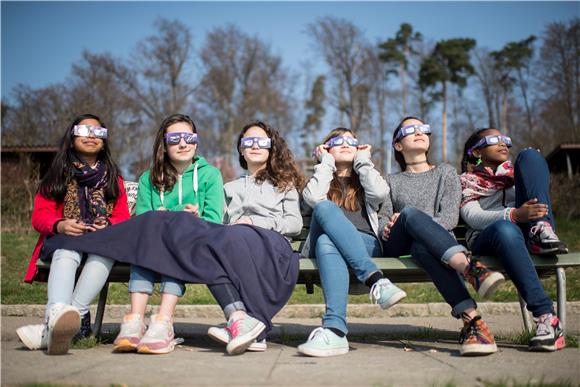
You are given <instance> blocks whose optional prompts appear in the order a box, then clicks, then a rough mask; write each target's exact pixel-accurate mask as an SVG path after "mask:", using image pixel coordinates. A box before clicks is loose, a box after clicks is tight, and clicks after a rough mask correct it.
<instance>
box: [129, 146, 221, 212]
mask: <svg viewBox="0 0 580 387" xmlns="http://www.w3.org/2000/svg"><path fill="white" fill-rule="evenodd" d="M186 204H199V217H200V218H201V219H204V220H207V221H210V222H214V223H221V222H222V215H223V209H224V183H223V180H222V174H221V172H220V170H219V169H217V168H216V167H214V166H213V165H211V164H209V163H208V162H207V161H206V160H205V159H204V158H203V157H200V156H196V157H195V158H194V159H193V164H192V165H191V166H190V167H189V168H187V169H186V170H185V172H183V174H182V175H178V176H177V181H176V182H175V185H174V186H173V188H172V189H171V191H166V192H163V195H161V194H160V192H159V190H158V189H157V188H156V187H155V186H154V185H153V184H152V183H151V179H150V171H146V172H145V173H143V174H142V175H141V177H140V178H139V191H138V193H137V203H136V205H135V214H136V215H141V214H142V213H144V212H147V211H153V210H157V209H159V208H160V207H164V208H166V209H167V210H169V211H180V210H182V209H183V206H184V205H186Z"/></svg>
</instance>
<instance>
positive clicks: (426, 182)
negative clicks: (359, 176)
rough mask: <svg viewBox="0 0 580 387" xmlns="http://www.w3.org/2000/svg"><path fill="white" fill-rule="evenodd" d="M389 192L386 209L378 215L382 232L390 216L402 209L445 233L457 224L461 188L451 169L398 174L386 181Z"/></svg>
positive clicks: (457, 177)
mask: <svg viewBox="0 0 580 387" xmlns="http://www.w3.org/2000/svg"><path fill="white" fill-rule="evenodd" d="M387 182H388V183H389V186H390V188H391V192H390V195H389V199H388V201H389V202H390V203H387V205H383V206H382V208H381V211H380V212H379V227H380V229H381V230H382V229H383V228H384V227H385V225H386V224H387V223H388V222H389V219H390V217H391V215H393V213H394V212H401V210H402V209H403V208H405V207H415V208H417V209H419V210H421V211H423V212H424V213H426V214H427V215H430V216H431V217H432V218H433V220H434V221H435V222H437V223H438V224H440V225H441V226H443V228H445V229H446V230H452V229H453V228H454V227H455V226H457V221H458V220H459V203H460V201H461V185H460V184H459V176H458V175H457V172H456V170H455V168H453V167H452V166H451V165H449V164H440V165H438V166H436V167H434V168H433V169H431V170H429V171H426V172H421V173H412V172H399V173H396V174H394V175H389V176H388V177H387Z"/></svg>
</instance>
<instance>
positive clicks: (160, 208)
mask: <svg viewBox="0 0 580 387" xmlns="http://www.w3.org/2000/svg"><path fill="white" fill-rule="evenodd" d="M157 211H167V208H165V207H163V206H161V207H159V208H158V209H157Z"/></svg>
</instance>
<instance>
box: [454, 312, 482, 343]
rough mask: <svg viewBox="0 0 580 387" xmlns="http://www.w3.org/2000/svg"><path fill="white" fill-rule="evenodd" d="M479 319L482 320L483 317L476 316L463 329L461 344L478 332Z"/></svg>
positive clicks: (460, 335)
mask: <svg viewBox="0 0 580 387" xmlns="http://www.w3.org/2000/svg"><path fill="white" fill-rule="evenodd" d="M478 320H481V317H480V316H475V317H474V318H472V319H471V320H470V321H469V322H468V323H467V325H465V326H464V327H463V328H462V329H461V333H460V334H459V344H463V343H464V342H465V340H467V339H468V338H469V337H470V336H471V335H472V334H477V331H478V330H479V328H478V327H477V325H476V324H475V323H476V322H477V321H478Z"/></svg>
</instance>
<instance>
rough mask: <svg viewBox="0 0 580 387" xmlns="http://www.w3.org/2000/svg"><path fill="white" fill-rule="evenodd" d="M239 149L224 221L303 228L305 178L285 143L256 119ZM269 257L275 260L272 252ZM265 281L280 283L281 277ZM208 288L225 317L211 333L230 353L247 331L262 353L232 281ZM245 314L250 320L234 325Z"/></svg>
mask: <svg viewBox="0 0 580 387" xmlns="http://www.w3.org/2000/svg"><path fill="white" fill-rule="evenodd" d="M237 148H238V153H239V162H240V166H241V167H242V168H243V169H245V170H247V173H246V174H244V176H242V177H240V178H239V179H237V180H234V181H231V182H229V183H227V184H225V185H224V192H225V200H226V211H225V213H224V223H225V224H231V225H236V224H247V225H253V226H257V227H261V228H265V229H268V230H272V231H276V232H278V233H280V234H282V235H283V236H285V237H286V238H287V239H289V238H290V237H292V236H295V235H298V234H299V233H300V230H301V229H302V215H301V214H300V204H299V194H298V190H299V189H301V188H302V187H303V186H304V176H303V175H302V172H301V171H300V170H299V168H298V166H297V165H296V163H295V162H294V157H293V155H292V153H291V152H290V150H289V149H288V146H287V145H286V141H284V139H283V138H282V137H281V136H280V134H279V133H278V132H277V131H276V130H275V129H273V128H271V127H270V126H268V125H267V124H265V123H263V122H260V121H256V122H252V123H250V124H248V125H246V126H244V128H243V129H242V131H241V132H240V135H239V137H238V141H237ZM256 242H259V241H256ZM233 258H235V257H233ZM271 258H272V259H273V260H274V259H277V257H276V256H272V257H271ZM261 280H262V281H265V280H267V279H264V278H263V279H261ZM268 280H271V281H274V282H276V281H278V282H280V281H282V279H281V278H271V279H268ZM248 286H251V284H248ZM209 289H210V291H211V292H212V294H213V296H214V297H215V298H216V300H217V301H218V303H219V304H220V306H221V307H222V309H223V311H224V315H225V317H226V320H228V325H227V327H226V328H219V327H211V328H209V330H208V334H209V336H210V337H211V338H213V339H215V340H217V341H219V342H222V343H224V344H227V345H228V352H229V347H230V346H231V345H232V342H234V341H235V340H236V337H237V336H240V332H241V333H242V334H243V333H244V330H245V331H246V332H248V333H249V334H250V335H252V336H253V337H252V341H251V342H250V343H248V344H249V346H247V350H248V351H253V352H262V351H265V350H266V349H267V344H266V339H265V338H266V331H261V332H258V330H257V329H255V328H253V327H252V326H251V325H252V324H251V323H252V322H255V321H252V318H251V317H250V319H248V318H247V314H246V307H245V305H244V303H243V302H242V301H241V297H240V294H239V293H238V290H237V289H236V287H235V286H234V285H233V284H222V285H212V286H209ZM272 289H275V287H272ZM288 297H289V295H288ZM282 306H283V305H280V307H282ZM244 318H245V319H246V320H249V321H250V324H245V323H236V321H243V319H244ZM253 320H255V319H253ZM254 325H255V324H254Z"/></svg>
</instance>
